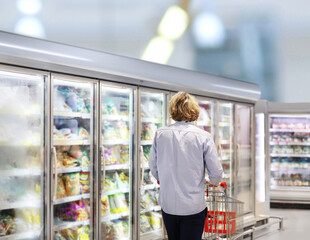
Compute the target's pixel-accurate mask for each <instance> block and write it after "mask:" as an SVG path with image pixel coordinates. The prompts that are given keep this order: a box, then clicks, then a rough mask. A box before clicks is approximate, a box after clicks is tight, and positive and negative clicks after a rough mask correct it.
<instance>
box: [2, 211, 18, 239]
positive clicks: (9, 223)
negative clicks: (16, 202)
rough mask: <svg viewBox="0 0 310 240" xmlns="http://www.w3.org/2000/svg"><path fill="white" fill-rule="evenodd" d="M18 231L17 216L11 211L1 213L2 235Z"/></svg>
mask: <svg viewBox="0 0 310 240" xmlns="http://www.w3.org/2000/svg"><path fill="white" fill-rule="evenodd" d="M16 231H17V227H16V223H15V218H14V217H13V215H11V214H9V213H2V212H1V213H0V234H1V235H0V236H5V235H10V234H14V233H16Z"/></svg>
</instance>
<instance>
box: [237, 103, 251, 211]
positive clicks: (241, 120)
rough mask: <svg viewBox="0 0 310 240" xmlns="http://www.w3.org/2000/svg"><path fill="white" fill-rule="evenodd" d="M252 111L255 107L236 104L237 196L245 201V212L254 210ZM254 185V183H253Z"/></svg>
mask: <svg viewBox="0 0 310 240" xmlns="http://www.w3.org/2000/svg"><path fill="white" fill-rule="evenodd" d="M252 113H253V107H251V106H246V105H236V127H237V130H236V132H237V135H236V136H237V139H236V143H237V146H236V147H237V152H236V155H237V157H236V175H237V176H236V182H237V185H236V186H235V187H236V189H235V190H236V197H237V199H238V200H239V201H242V202H244V209H243V210H244V213H249V212H253V211H254V206H253V203H254V201H255V199H254V191H252V185H253V184H252V181H253V179H254V178H253V177H252V176H253V175H252V173H253V169H252V137H253V136H252V122H253V121H252ZM253 186H254V185H253Z"/></svg>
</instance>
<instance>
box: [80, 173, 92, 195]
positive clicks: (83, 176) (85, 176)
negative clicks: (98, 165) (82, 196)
mask: <svg viewBox="0 0 310 240" xmlns="http://www.w3.org/2000/svg"><path fill="white" fill-rule="evenodd" d="M80 187H81V192H82V193H89V190H90V186H89V173H84V172H83V173H80Z"/></svg>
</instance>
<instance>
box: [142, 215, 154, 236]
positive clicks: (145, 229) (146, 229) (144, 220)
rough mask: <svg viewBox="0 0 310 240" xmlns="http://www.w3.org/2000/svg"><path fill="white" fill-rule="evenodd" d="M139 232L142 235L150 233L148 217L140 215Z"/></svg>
mask: <svg viewBox="0 0 310 240" xmlns="http://www.w3.org/2000/svg"><path fill="white" fill-rule="evenodd" d="M140 231H141V232H142V233H145V232H149V231H152V227H151V225H150V222H149V220H148V217H147V216H146V215H144V214H141V215H140Z"/></svg>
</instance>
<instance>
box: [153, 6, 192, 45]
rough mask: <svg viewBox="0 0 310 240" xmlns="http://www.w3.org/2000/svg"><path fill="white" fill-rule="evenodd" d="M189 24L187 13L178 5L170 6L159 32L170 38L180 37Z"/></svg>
mask: <svg viewBox="0 0 310 240" xmlns="http://www.w3.org/2000/svg"><path fill="white" fill-rule="evenodd" d="M187 25H188V15H187V13H186V12H185V11H184V10H183V9H182V8H180V7H178V6H172V7H170V8H168V10H167V11H166V13H165V15H164V17H163V19H162V20H161V22H160V24H159V27H158V33H159V34H160V35H161V36H163V37H166V38H167V39H170V40H175V39H178V38H180V37H181V36H182V34H183V33H184V31H185V29H186V28H187Z"/></svg>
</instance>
